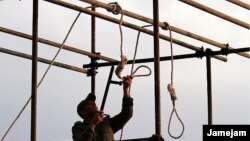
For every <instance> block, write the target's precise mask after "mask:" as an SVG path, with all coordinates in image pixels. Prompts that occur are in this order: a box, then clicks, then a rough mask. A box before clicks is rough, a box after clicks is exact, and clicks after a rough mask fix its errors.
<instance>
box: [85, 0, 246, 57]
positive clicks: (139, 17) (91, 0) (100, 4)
mask: <svg viewBox="0 0 250 141" xmlns="http://www.w3.org/2000/svg"><path fill="white" fill-rule="evenodd" d="M80 1H83V2H86V3H89V4H92V5H95V6H97V7H102V8H105V9H107V10H109V11H112V9H113V7H112V6H111V5H109V4H106V3H103V2H99V1H96V0H80ZM123 12H124V15H126V16H128V17H131V18H134V19H137V20H140V21H143V22H146V23H149V24H153V19H150V18H148V17H145V16H142V15H139V14H136V13H133V12H130V11H127V10H124V9H123ZM159 27H161V28H163V29H164V28H166V24H165V23H164V22H159ZM170 27H171V30H172V31H174V32H176V33H179V34H182V35H184V36H187V37H190V38H193V39H196V40H199V41H202V42H205V43H207V44H210V45H213V46H215V47H219V48H227V46H226V45H225V44H222V43H219V42H217V41H214V40H211V39H208V38H206V37H202V36H200V35H197V34H194V33H192V32H189V31H186V30H183V29H180V28H178V27H175V26H173V25H170ZM229 48H231V49H233V48H232V47H230V46H229ZM237 54H239V55H241V56H243V57H247V58H250V54H247V53H244V52H241V53H237Z"/></svg>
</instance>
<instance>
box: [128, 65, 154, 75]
mask: <svg viewBox="0 0 250 141" xmlns="http://www.w3.org/2000/svg"><path fill="white" fill-rule="evenodd" d="M140 68H146V69H148V70H149V73H148V74H138V75H135V73H136V72H137V71H138V70H139V69H140ZM151 73H152V71H151V69H150V68H149V67H148V66H146V65H141V66H139V67H137V68H136V69H135V71H134V72H133V73H132V74H131V76H132V77H143V76H150V75H151Z"/></svg>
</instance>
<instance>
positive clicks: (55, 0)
mask: <svg viewBox="0 0 250 141" xmlns="http://www.w3.org/2000/svg"><path fill="white" fill-rule="evenodd" d="M45 1H47V2H51V3H54V4H57V5H60V6H64V7H66V8H70V9H72V10H76V11H81V12H83V13H86V14H88V15H94V16H96V17H98V18H101V19H104V20H107V21H110V22H113V23H116V24H119V23H120V20H119V19H116V18H113V17H110V16H107V15H104V14H101V13H98V12H95V11H91V10H88V9H86V8H83V7H80V6H77V5H73V4H70V3H66V2H63V1H60V0H53V1H49V0H45ZM122 25H123V26H126V27H128V28H131V29H134V30H138V31H141V32H143V33H146V34H149V35H153V31H151V30H148V29H145V28H142V27H140V26H137V25H134V24H131V23H129V22H126V21H123V22H122ZM160 38H161V39H163V40H166V41H170V38H169V37H168V36H165V35H162V34H160ZM173 43H175V44H178V45H180V46H183V47H186V48H188V49H191V50H195V51H199V50H201V48H200V47H197V46H194V45H191V44H188V43H185V42H182V41H180V40H177V39H173ZM214 58H216V59H219V60H221V61H226V60H227V59H226V58H225V57H221V56H214Z"/></svg>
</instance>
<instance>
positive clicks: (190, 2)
mask: <svg viewBox="0 0 250 141" xmlns="http://www.w3.org/2000/svg"><path fill="white" fill-rule="evenodd" d="M179 1H181V2H183V3H186V4H188V5H191V6H193V7H195V8H198V9H200V10H203V11H205V12H207V13H210V14H212V15H214V16H217V17H220V18H222V19H224V20H227V21H229V22H231V23H234V24H236V25H239V26H241V27H244V28H246V29H250V24H249V23H245V22H243V21H240V20H238V19H236V18H234V17H231V16H229V15H226V14H224V13H221V12H219V11H216V10H214V9H212V8H210V7H207V6H205V5H202V4H200V3H198V2H195V1H193V0H179Z"/></svg>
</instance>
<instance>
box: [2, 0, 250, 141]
mask: <svg viewBox="0 0 250 141" xmlns="http://www.w3.org/2000/svg"><path fill="white" fill-rule="evenodd" d="M45 1H47V2H49V3H53V4H56V5H59V6H63V7H66V8H69V9H72V10H76V11H80V12H82V13H85V14H88V15H90V16H91V52H88V51H84V50H80V49H78V48H74V47H71V46H67V45H64V46H63V49H65V50H68V51H71V52H75V53H78V54H81V55H86V56H88V57H90V58H91V60H90V64H85V65H83V67H84V68H78V67H75V66H71V65H67V64H63V63H59V62H54V63H53V65H55V66H58V67H62V68H66V69H69V70H73V71H76V72H80V73H85V74H88V75H89V76H91V93H94V94H95V89H96V88H95V83H96V79H95V76H96V69H97V67H104V66H112V68H111V72H110V77H109V80H108V84H110V83H111V78H112V72H113V65H117V64H118V63H119V61H118V60H115V59H112V58H109V57H106V56H102V55H100V54H98V53H97V52H96V39H95V37H96V18H101V19H103V20H106V21H110V22H112V23H115V24H119V19H116V18H113V17H110V16H107V15H105V14H102V13H99V12H96V11H95V7H101V8H104V9H107V10H109V11H112V10H113V7H112V6H111V5H109V4H106V3H102V2H99V1H96V0H81V1H82V2H85V3H88V4H91V5H92V6H93V7H92V9H87V8H83V7H80V6H78V5H74V4H71V3H68V2H64V1H61V0H45ZM180 1H181V2H185V3H187V4H189V5H192V6H195V7H196V8H199V9H202V10H204V11H206V12H208V13H211V14H213V15H215V16H218V17H221V18H223V19H225V20H228V21H229V22H232V23H234V24H237V25H239V26H242V27H244V28H246V29H247V30H249V29H250V26H249V24H247V23H245V22H242V21H239V20H237V19H235V18H233V17H229V16H227V15H225V14H223V13H220V12H218V11H215V10H213V9H211V8H208V7H205V6H203V5H201V4H198V3H196V2H193V1H191V0H180ZM228 1H229V0H228ZM230 2H232V3H235V4H237V5H240V6H242V7H244V8H249V5H248V4H246V3H240V2H238V1H233V0H231V1H230ZM152 5H153V19H150V18H148V17H144V16H142V15H139V14H136V13H133V12H130V11H127V10H124V15H125V16H128V17H131V18H134V19H137V20H140V21H143V22H146V23H149V24H152V25H153V31H151V30H148V29H145V28H143V27H141V26H138V25H136V24H133V23H130V22H126V21H123V22H122V26H125V27H128V28H130V29H134V30H137V31H140V32H143V33H145V34H148V35H151V36H153V39H154V44H153V45H154V57H153V58H145V59H138V60H135V63H147V62H154V86H155V87H154V90H155V91H154V96H155V101H154V102H155V105H154V106H155V133H154V135H153V136H152V137H149V138H143V139H132V140H152V139H153V140H155V141H161V140H162V137H161V107H160V105H161V100H160V89H161V88H160V78H161V77H160V74H161V73H160V61H166V60H170V59H171V56H167V57H161V56H160V39H162V40H165V41H170V37H168V36H165V35H163V34H161V33H160V31H159V28H162V29H165V30H168V29H167V27H166V23H165V22H161V21H160V19H159V14H160V13H159V0H153V1H152ZM38 12H39V1H38V0H33V28H32V29H33V30H32V31H33V32H32V35H28V34H25V33H21V32H18V31H14V30H11V29H7V28H4V27H0V31H1V32H4V33H7V34H11V35H14V36H18V37H22V38H25V39H29V40H32V56H31V55H28V54H24V53H20V52H16V51H12V50H8V49H4V48H0V52H2V53H7V54H10V55H15V56H19V57H22V58H26V59H32V98H31V141H36V132H37V131H36V128H37V127H36V124H37V63H38V61H39V62H43V63H47V64H50V63H51V61H50V60H46V59H43V58H38V56H37V53H38V52H37V45H38V42H40V43H43V44H47V45H50V46H54V47H57V48H60V46H61V44H60V43H56V42H53V41H50V40H46V39H42V38H39V37H38V23H39V22H38ZM171 29H172V31H174V32H176V33H179V34H182V35H184V36H187V37H190V38H193V39H196V40H198V41H202V42H204V43H208V44H210V45H212V46H215V47H219V48H220V49H221V50H220V51H212V50H208V49H207V50H206V51H204V50H203V48H201V47H197V46H195V45H191V44H189V43H186V42H183V41H181V40H178V39H173V43H175V44H177V45H180V46H182V47H185V48H188V49H191V50H194V51H195V53H194V54H183V55H177V56H174V59H186V58H194V57H197V58H202V57H204V56H205V57H206V60H207V92H208V94H207V96H208V124H212V80H211V57H213V58H216V59H218V60H220V61H224V62H226V61H227V58H225V57H223V56H220V55H225V54H229V53H237V54H238V55H241V56H243V57H246V58H250V55H249V54H248V53H245V52H248V51H249V50H250V48H249V47H247V48H241V49H234V48H232V47H230V46H229V45H226V44H223V43H219V42H217V41H214V40H211V39H209V38H206V37H202V36H200V35H197V34H194V33H192V32H189V31H186V30H183V29H180V28H178V27H175V26H173V25H171ZM98 59H101V60H104V61H106V62H105V63H97V60H98ZM132 61H133V60H129V61H128V64H129V63H132ZM86 68H90V69H86ZM114 83H118V82H114ZM118 84H119V83H118ZM108 87H109V85H107V87H106V89H107V91H108ZM105 93H107V92H106V91H105ZM105 96H106V95H105ZM105 96H104V100H103V102H104V103H102V109H103V108H104V104H105V99H106V98H105ZM132 140H131V141H132Z"/></svg>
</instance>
